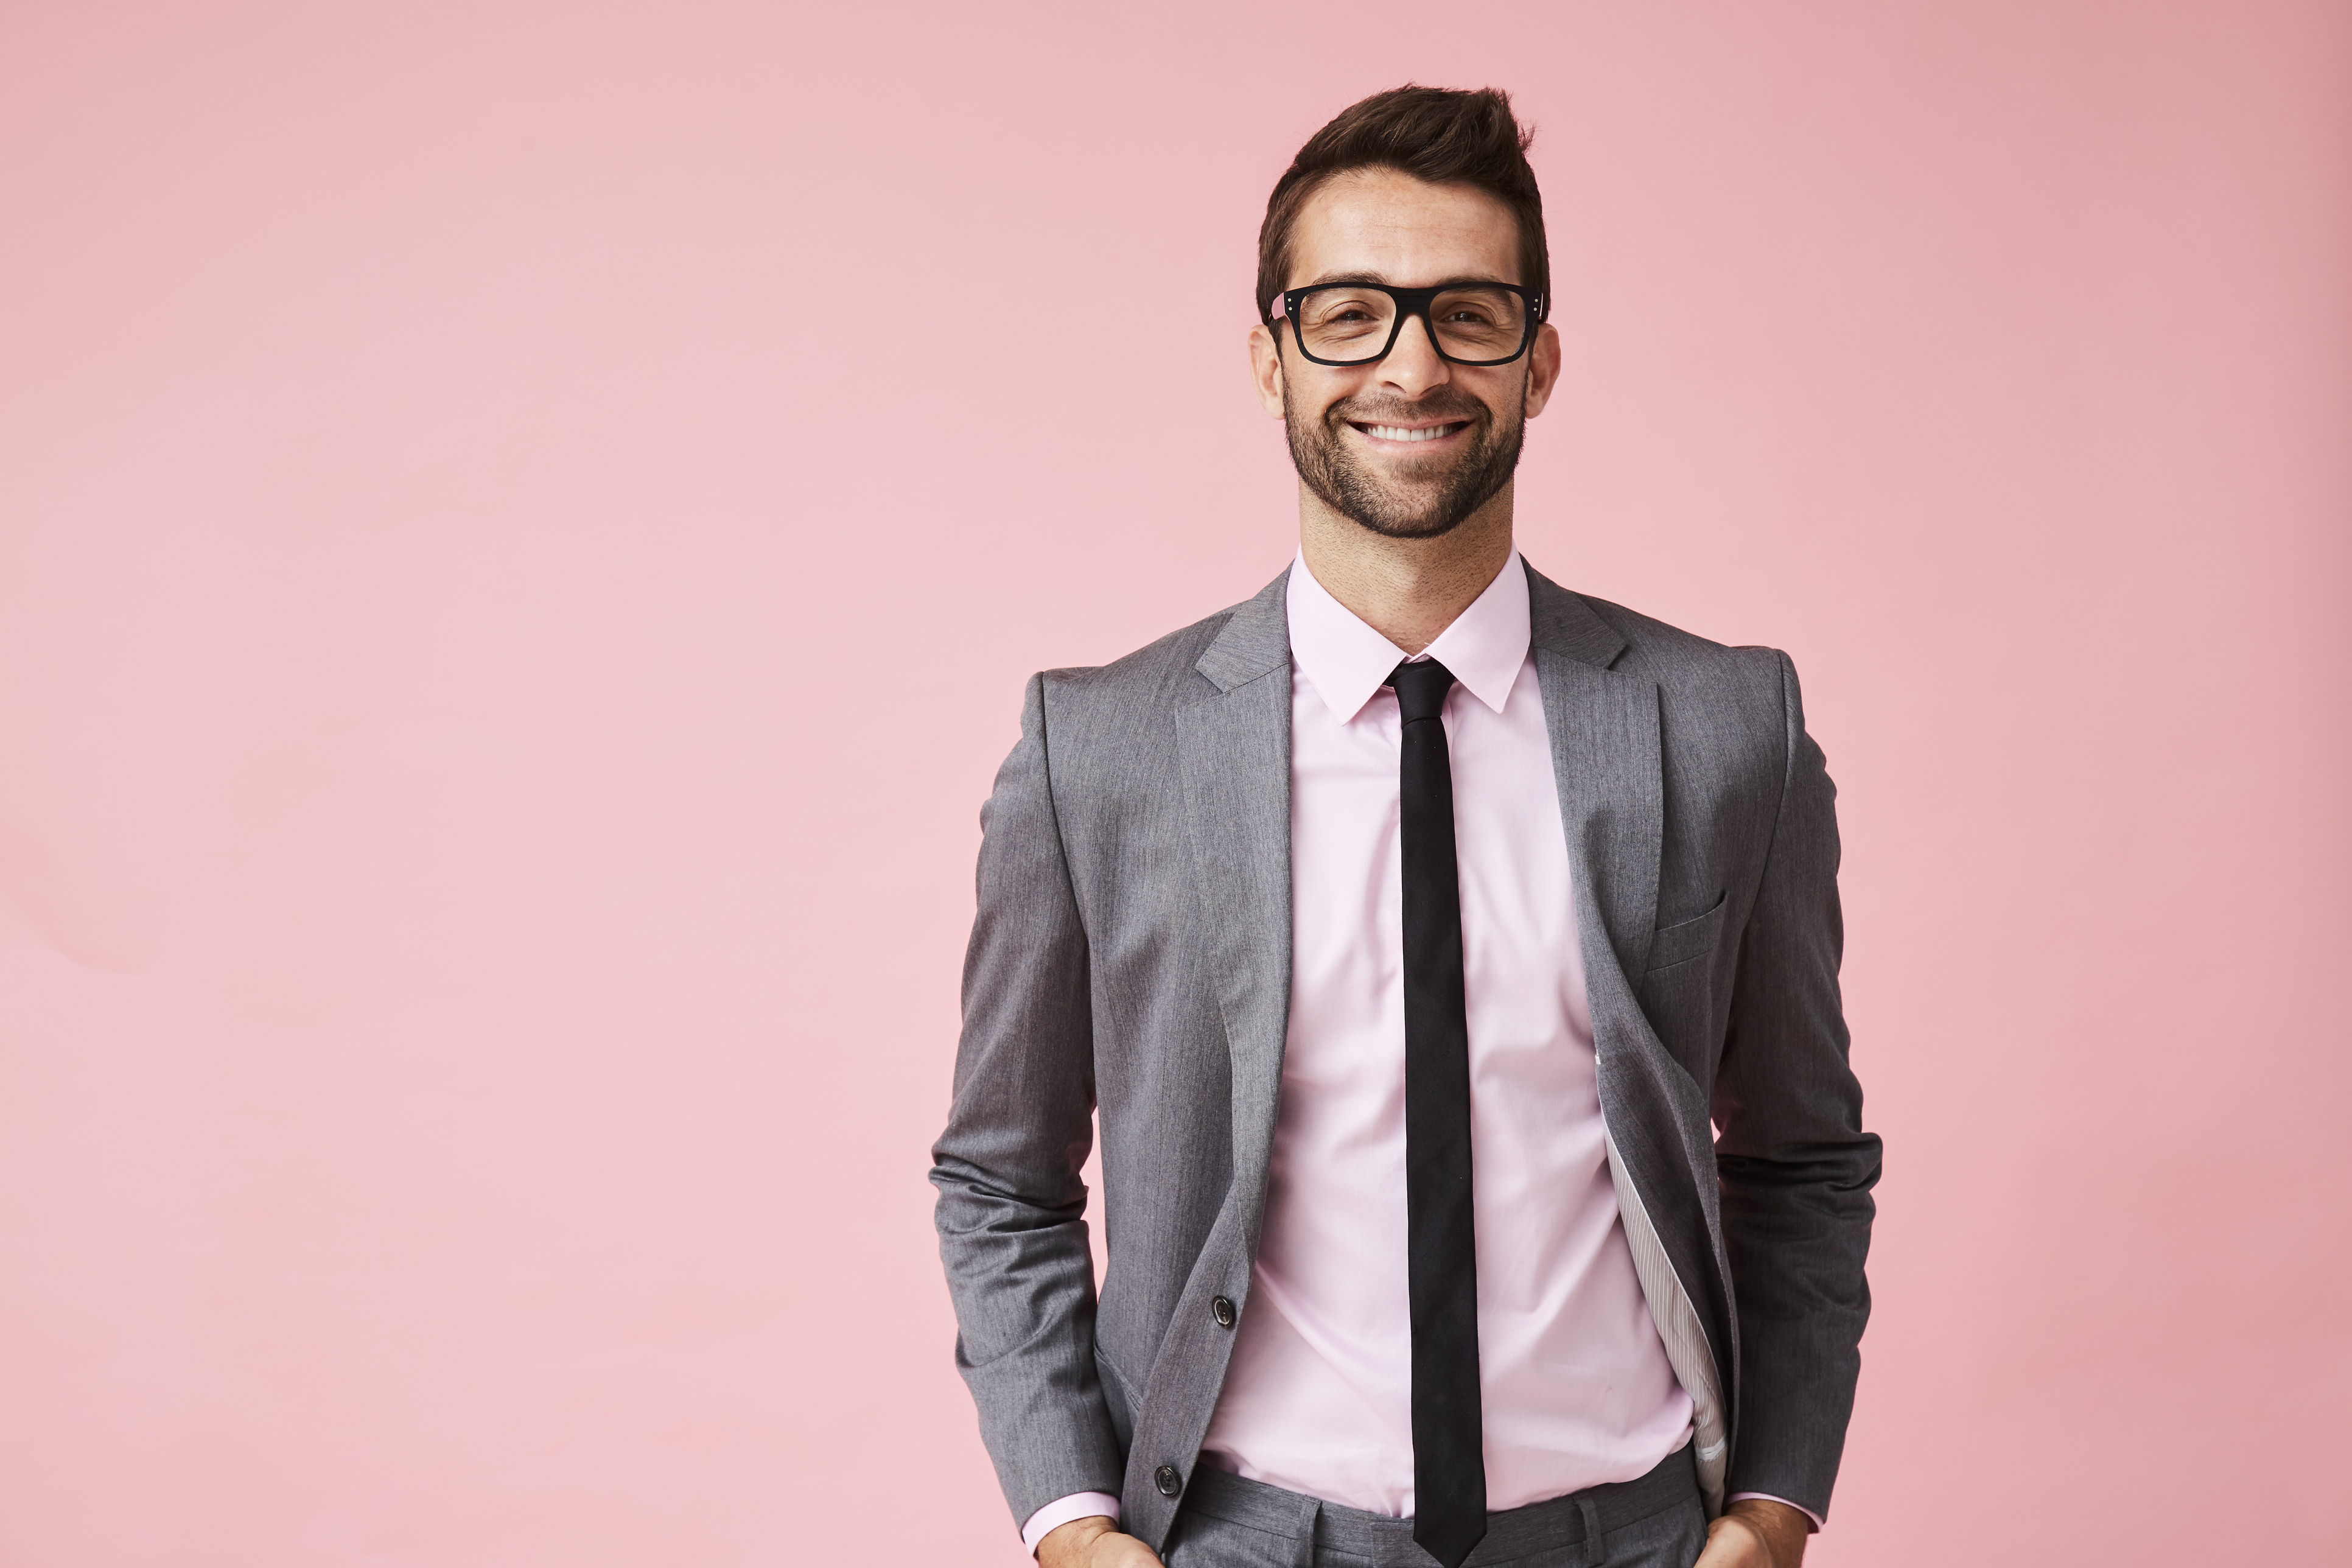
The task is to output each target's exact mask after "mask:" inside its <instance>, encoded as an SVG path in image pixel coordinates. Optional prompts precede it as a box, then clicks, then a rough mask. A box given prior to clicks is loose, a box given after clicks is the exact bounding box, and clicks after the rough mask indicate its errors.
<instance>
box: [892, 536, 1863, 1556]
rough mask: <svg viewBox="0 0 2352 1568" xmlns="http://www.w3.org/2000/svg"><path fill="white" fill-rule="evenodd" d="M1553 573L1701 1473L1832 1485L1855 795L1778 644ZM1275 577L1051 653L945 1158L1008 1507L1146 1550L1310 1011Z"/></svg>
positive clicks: (1579, 873)
mask: <svg viewBox="0 0 2352 1568" xmlns="http://www.w3.org/2000/svg"><path fill="white" fill-rule="evenodd" d="M1287 582H1288V577H1287V574H1285V575H1284V576H1283V577H1278V578H1276V580H1275V581H1274V582H1273V583H1272V584H1268V585H1267V587H1266V588H1265V591H1264V592H1262V593H1260V594H1259V595H1257V596H1256V597H1255V598H1254V599H1251V600H1250V601H1248V602H1247V603H1245V604H1242V605H1235V606H1234V608H1232V609H1230V610H1226V611H1224V612H1223V613H1222V614H1219V615H1215V616H1210V617H1209V618H1208V619H1207V620H1204V621H1202V622H1200V623H1199V624H1197V625H1195V626H1188V627H1186V628H1185V629H1184V630H1182V631H1180V632H1177V633H1175V634H1174V635H1173V636H1171V637H1163V638H1161V639H1160V641H1159V642H1156V643H1153V644H1152V645H1151V646H1150V647H1147V648H1144V649H1142V650H1140V651H1139V652H1137V653H1133V654H1130V655H1129V656H1128V657H1127V658H1123V659H1120V660H1119V661H1118V663H1116V664H1111V665H1106V666H1104V667H1102V668H1098V669H1064V670H1051V671H1048V672H1046V673H1045V674H1043V675H1040V676H1037V677H1036V678H1034V679H1033V680H1031V682H1030V683H1029V690H1028V700H1027V703H1026V705H1025V707H1024V711H1023V714H1022V724H1021V741H1020V743H1019V744H1018V745H1016V746H1015V747H1014V748H1013V754H1012V755H1011V756H1010V757H1008V758H1007V759H1006V760H1005V763H1004V766H1003V770H1002V771H1001V772H1000V773H998V774H997V778H996V789H995V793H994V794H993V795H992V796H991V797H990V799H989V803H988V805H987V807H986V809H985V810H984V811H983V813H982V835H983V837H982V847H981V853H980V874H979V895H980V907H979V918H978V920H977V921H975V922H974V925H973V928H972V935H971V950H970V952H969V955H968V956H967V958H966V960H965V965H964V1015H963V1037H962V1044H961V1048H960V1050H959V1052H958V1055H957V1058H956V1072H955V1092H954V1102H953V1107H952V1110H951V1111H950V1116H949V1121H948V1125H947V1130H946V1131H944V1132H943V1133H941V1134H940V1141H939V1143H938V1145H937V1147H936V1148H935V1149H934V1150H933V1151H932V1155H933V1161H934V1164H933V1168H932V1172H931V1179H932V1181H933V1182H934V1183H935V1184H937V1185H938V1187H939V1194H940V1197H939V1206H938V1223H939V1233H940V1253H941V1256H942V1257H943V1258H945V1260H946V1265H947V1275H948V1285H949V1289H950V1293H951V1294H952V1295H953V1297H954V1300H955V1308H956V1319H957V1322H958V1325H959V1327H960V1330H961V1332H960V1334H959V1336H958V1339H957V1345H956V1355H957V1361H958V1364H959V1365H960V1366H961V1369H962V1372H963V1375H964V1379H965V1381H966V1383H967V1384H970V1386H971V1393H972V1397H973V1399H974V1400H975V1401H976V1402H977V1403H978V1405H979V1407H980V1423H981V1432H982V1437H983V1439H984V1440H985V1441H986V1443H987V1446H988V1450H989V1452H990V1454H991V1455H992V1457H993V1458H994V1459H995V1461H996V1469H997V1475H998V1478H999V1479H1000V1480H1001V1481H1002V1482H1003V1487H1004V1491H1005V1496H1006V1498H1007V1500H1009V1501H1010V1502H1011V1504H1012V1507H1013V1516H1014V1518H1015V1519H1016V1520H1025V1519H1026V1518H1027V1517H1028V1516H1029V1515H1030V1513H1032V1512H1033V1511H1034V1510H1037V1509H1039V1508H1041V1507H1043V1506H1044V1505H1045V1504H1046V1503H1048V1502H1051V1501H1053V1500H1055V1499H1056V1498H1060V1497H1066V1496H1067V1495H1069V1494H1071V1493H1073V1492H1082V1491H1105V1492H1114V1493H1118V1494H1119V1495H1120V1496H1121V1498H1122V1499H1123V1502H1124V1506H1125V1510H1126V1524H1125V1528H1126V1529H1128V1530H1129V1531H1132V1532H1133V1533H1135V1534H1137V1535H1139V1536H1141V1537H1142V1538H1143V1539H1144V1540H1145V1541H1147V1542H1150V1543H1151V1544H1152V1545H1153V1546H1154V1547H1157V1546H1159V1545H1160V1543H1161V1542H1162V1541H1163V1540H1164V1539H1165V1537H1166V1535H1167V1531H1168V1527H1169V1524H1170V1522H1171V1521H1172V1520H1173V1518H1174V1517H1175V1512H1176V1509H1177V1506H1178V1499H1177V1498H1171V1497H1169V1496H1166V1495H1163V1492H1164V1488H1163V1487H1162V1485H1160V1479H1173V1480H1174V1481H1175V1482H1176V1483H1177V1485H1178V1486H1179V1488H1180V1489H1181V1481H1182V1480H1183V1479H1188V1478H1189V1477H1190V1476H1191V1475H1192V1467H1193V1465H1194V1462H1195V1460H1196V1458H1197V1457H1198V1455H1199V1451H1200V1445H1201V1438H1202V1433H1203V1432H1205V1431H1206V1430H1207V1427H1208V1425H1209V1417H1210V1414H1211V1412H1212V1411H1213V1408H1214V1407H1215V1405H1216V1402H1217V1394H1218V1390H1219V1388H1220V1387H1221V1386H1222V1384H1223V1379H1224V1373H1225V1364H1226V1361H1227V1358H1228V1357H1229V1356H1230V1355H1231V1353H1232V1351H1233V1346H1234V1332H1233V1331H1232V1330H1230V1329H1227V1328H1224V1327H1222V1326H1220V1324H1219V1323H1218V1321H1217V1320H1216V1318H1215V1317H1213V1315H1212V1313H1211V1310H1210V1303H1211V1301H1212V1300H1213V1299H1214V1298H1216V1297H1219V1296H1223V1297H1227V1298H1229V1299H1230V1300H1233V1301H1234V1302H1236V1303H1238V1304H1239V1305H1240V1307H1241V1310H1242V1312H1243V1313H1244V1314H1246V1313H1247V1312H1248V1310H1249V1293H1250V1266H1251V1260H1252V1258H1253V1256H1254V1254H1255V1249H1256V1246H1257V1239H1258V1227H1259V1223H1260V1220H1261V1217H1262V1215H1263V1214H1264V1209H1265V1184H1266V1170H1267V1162H1268V1156H1269V1152H1270V1150H1271V1145H1272V1142H1273V1137H1274V1127H1275V1101H1276V1094H1277V1092H1278V1091H1279V1089H1280V1086H1281V1081H1282V1053H1283V1042H1284V1037H1285V1033H1286V1025H1287V1021H1288V1013H1289V1003H1290V940H1291V929H1290V642H1289V631H1288V621H1287V618H1286V614H1285V609H1284V592H1285V588H1286V584H1287ZM1528 584H1529V588H1530V592H1531V595H1532V598H1533V608H1534V638H1533V640H1534V651H1535V659H1536V670H1537V676H1538V681H1539V683H1540V685H1541V688H1542V691H1543V703H1544V719H1545V723H1546V725H1547V727H1548V729H1549V731H1550V737H1551V750H1552V763H1553V766H1554V768H1555V769H1556V770H1557V773H1558V777H1559V796H1560V805H1561V816H1562V818H1563V820H1564V822H1565V823H1566V826H1567V833H1568V847H1569V856H1570V865H1571V867H1572V868H1573V873H1574V878H1575V888H1576V899H1577V921H1578V925H1579V929H1580V932H1581V938H1582V942H1583V947H1584V954H1583V956H1584V968H1585V976H1586V984H1587V987H1588V989H1589V991H1590V994H1591V1008H1592V1026H1593V1037H1594V1045H1595V1048H1596V1050H1597V1051H1598V1053H1599V1057H1600V1081H1601V1110H1602V1114H1603V1119H1604V1121H1606V1124H1607V1129H1608V1133H1609V1153H1610V1163H1611V1169H1612V1174H1613V1175H1614V1176H1615V1178H1616V1182H1617V1189H1618V1196H1619V1203H1620V1208H1621V1210H1622V1214H1623V1215H1624V1220H1625V1230H1626V1237H1627V1240H1628V1242H1629V1244H1630V1245H1631V1247H1632V1248H1633V1257H1634V1264H1635V1268H1636V1271H1637V1272H1638V1273H1639V1275H1640V1278H1641V1280H1642V1285H1643V1291H1644V1293H1645V1295H1646V1296H1647V1297H1648V1300H1649V1304H1650V1308H1651V1311H1652V1314H1653V1316H1654V1318H1655V1320H1656V1321H1657V1323H1658V1328H1659V1331H1660V1334H1661V1337H1662V1338H1663V1340H1664V1343H1665V1346H1666V1351H1667V1354H1668V1356H1669V1358H1670V1359H1671V1360H1672V1361H1673V1363H1674V1364H1675V1371H1676V1373H1678V1374H1679V1375H1680V1376H1681V1378H1682V1381H1683V1384H1684V1386H1685V1388H1687V1389H1689V1390H1690V1392H1691V1394H1692V1396H1693V1399H1694V1401H1695V1402H1696V1405H1697V1407H1698V1414H1697V1423H1698V1438H1697V1441H1698V1460H1699V1468H1700V1476H1701V1481H1702V1485H1703V1486H1704V1488H1705V1489H1706V1492H1707V1494H1708V1499H1709V1502H1710V1505H1711V1506H1712V1507H1713V1508H1717V1509H1719V1508H1720V1507H1721V1504H1722V1500H1723V1498H1724V1497H1725V1495H1726V1494H1727V1493H1734V1492H1740V1491H1761V1492H1769V1493H1771V1494H1772V1495H1774V1496H1777V1497H1782V1498H1787V1499H1789V1500H1791V1501H1794V1502H1798V1503H1801V1504H1803V1505H1804V1506H1806V1507H1807V1508H1810V1509H1811V1510H1814V1511H1815V1512H1817V1513H1820V1512H1825V1511H1826V1510H1827V1509H1828V1506H1829V1500H1830V1489H1831V1485H1832V1481H1833V1480H1834V1479H1835V1478H1836V1474H1837V1466H1838V1457H1839V1454H1840V1451H1841V1449H1842V1448H1843V1445H1844V1440H1845V1426H1846V1419H1847V1416H1848V1415H1849V1413H1850V1412H1851V1410H1852V1408H1853V1387H1854V1378H1855V1375H1856V1373H1857V1371H1858V1369H1859V1365H1860V1360H1859V1357H1858V1355H1857V1352H1856V1348H1855V1347H1856V1342H1857V1341H1858V1340H1859V1339H1860V1338H1861V1335H1862V1329H1863V1323H1864V1319H1865V1318H1866V1317H1867V1316H1868V1314H1869V1307H1870V1297H1869V1291H1868V1289H1867V1287H1866V1286H1865V1285H1864V1279H1863V1259H1864V1253H1865V1252H1866V1251H1867V1249H1868V1247H1869V1240H1870V1222H1871V1215H1872V1207H1873V1205H1872V1202H1871V1197H1870V1189H1871V1186H1872V1184H1873V1183H1874V1182H1875V1181H1876V1180H1877V1177H1878V1169H1879V1146H1878V1140H1877V1139H1876V1138H1875V1137H1874V1136H1872V1135H1871V1134H1869V1133H1866V1132H1864V1131H1862V1091H1861V1089H1860V1087H1859V1086H1858V1085H1857V1084H1856V1083H1855V1081H1854V1078H1853V1073H1852V1072H1851V1071H1850V1070H1849V1069H1848V1068H1847V1065H1846V1031H1845V1025H1844V1021H1843V1016H1842V1015H1841V1012H1840V1007H1839V1001H1838V982H1837V971H1838V953H1839V948H1840V944H1841V930H1840V924H1839V915H1838V901H1837V858H1838V846H1837V824H1836V817H1835V812H1834V807H1833V805H1832V800H1833V796H1834V793H1835V792H1834V790H1833V788H1832V785H1831V784H1830V780H1829V775H1828V774H1827V773H1825V772H1824V771H1823V767H1822V753H1821V750H1820V748H1819V747H1817V746H1815V745H1814V744H1813V742H1812V741H1811V739H1810V738H1809V737H1808V736H1807V735H1806V733H1805V728H1804V721H1803V716H1802V712H1801V708H1800V706H1799V701H1798V696H1797V679H1796V672H1795V670H1794V669H1793V668H1791V667H1790V663H1789V660H1788V658H1787V656H1786V655H1784V654H1780V653H1779V652H1776V651H1773V650H1770V649H1765V648H1727V647H1721V646H1719V645H1717V644H1715V643H1710V642H1706V641H1705V640H1703V639H1701V638H1698V637H1692V636H1690V635H1688V634H1687V633H1684V632H1679V631H1676V630H1675V629H1674V628H1673V627H1671V626H1663V625H1661V624H1659V623H1658V622H1656V621H1652V620H1647V619H1645V618H1643V616H1637V615H1634V614H1633V613H1632V612H1631V611H1628V610H1623V609H1620V608H1619V607H1617V606H1616V605H1610V604H1605V603H1602V602H1601V601H1598V600H1591V599H1586V598H1582V597H1580V596H1579V595H1575V594H1571V593H1570V592H1568V591H1567V590H1565V589H1563V588H1560V587H1559V586H1557V585H1556V584H1552V583H1550V582H1549V581H1548V580H1546V579H1545V578H1543V577H1542V576H1539V575H1538V574H1536V573H1535V572H1534V570H1533V569H1532V568H1530V569H1529V571H1528ZM1097 1109H1098V1110H1099V1114H1100V1119H1101V1127H1102V1147H1103V1189H1104V1191H1103V1197H1104V1219H1105V1223H1106V1225H1107V1226H1108V1254H1109V1267H1108V1272H1107V1274H1106V1277H1105V1279H1104V1283H1103V1290H1102V1298H1101V1300H1100V1301H1099V1302H1097V1300H1096V1299H1095V1288H1094V1272H1093V1268H1092V1264H1091V1260H1090V1258H1089V1257H1088V1252H1087V1230H1086V1220H1085V1218H1084V1215H1085V1210H1086V1201H1087V1191H1086V1188H1085V1186H1084V1185H1083V1184H1081V1183H1080V1182H1079V1180H1078V1169H1079V1166H1080V1165H1081V1164H1082V1163H1084V1161H1085V1159H1086V1155H1087V1149H1088V1147H1089V1143H1090V1140H1091V1136H1092V1129H1091V1125H1090V1117H1091V1116H1092V1114H1093V1113H1095V1112H1096V1111H1097ZM1163 1467H1172V1469H1173V1472H1174V1475H1173V1477H1172V1478H1165V1477H1162V1468H1163ZM1156 1478H1158V1479H1156Z"/></svg>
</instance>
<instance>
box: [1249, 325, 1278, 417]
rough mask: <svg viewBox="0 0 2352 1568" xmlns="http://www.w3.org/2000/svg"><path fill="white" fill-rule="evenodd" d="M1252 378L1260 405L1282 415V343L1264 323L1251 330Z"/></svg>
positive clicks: (1272, 412) (1270, 412) (1274, 414)
mask: <svg viewBox="0 0 2352 1568" xmlns="http://www.w3.org/2000/svg"><path fill="white" fill-rule="evenodd" d="M1249 356H1250V380H1251V382H1252V383H1253V384H1255V385H1256V387H1257V401H1258V406H1259V407H1261V408H1263V409H1265V411H1266V412H1267V413H1268V414H1271V415H1273V416H1275V417H1276V419H1279V418H1281V417H1282V345H1281V343H1279V342H1276V340H1275V335H1274V333H1273V332H1272V331H1269V330H1268V329H1267V328H1266V327H1265V326H1263V325H1259V326H1255V327H1252V328H1251V329H1250V330H1249Z"/></svg>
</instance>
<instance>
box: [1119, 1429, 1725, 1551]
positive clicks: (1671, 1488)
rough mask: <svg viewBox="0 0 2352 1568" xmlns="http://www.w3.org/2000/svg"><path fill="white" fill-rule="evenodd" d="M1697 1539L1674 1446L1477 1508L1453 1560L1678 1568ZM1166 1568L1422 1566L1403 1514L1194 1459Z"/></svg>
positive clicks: (1700, 1527) (1695, 1501) (1691, 1493)
mask: <svg viewBox="0 0 2352 1568" xmlns="http://www.w3.org/2000/svg"><path fill="white" fill-rule="evenodd" d="M1705 1545H1706V1510H1705V1509H1704V1508H1702V1507H1701V1506H1700V1505H1699V1496H1698V1472H1697V1469H1696V1467H1695V1465H1694V1462H1693V1459H1692V1457H1691V1445H1689V1444H1688V1443H1685V1444H1684V1445H1683V1446H1682V1447H1680V1448H1678V1449H1676V1450H1675V1452H1673V1453H1671V1454H1668V1455H1667V1456H1666V1457H1665V1458H1664V1459H1661V1460H1660V1461H1659V1462H1658V1466H1657V1468H1655V1469H1654V1470H1652V1471H1651V1472H1650V1473H1649V1474H1648V1475H1646V1476H1643V1477H1642V1478H1641V1479H1638V1480H1631V1481H1616V1482H1612V1484H1610V1485H1608V1486H1601V1487H1591V1488H1588V1489H1585V1490H1583V1491H1580V1492H1571V1493H1570V1494H1569V1495H1568V1496H1566V1497H1557V1498H1549V1499H1546V1500H1544V1501H1542V1502H1533V1503H1529V1504H1528V1506H1527V1507H1525V1508H1515V1509H1510V1510H1506V1511H1505V1512H1502V1513H1494V1514H1488V1515H1487V1516H1486V1539H1485V1540H1484V1541H1481V1542H1479V1543H1478V1549H1477V1550H1476V1551H1475V1552H1471V1553H1470V1558H1469V1561H1468V1562H1467V1563H1465V1564H1464V1568H1499V1565H1501V1564H1503V1563H1509V1564H1511V1565H1512V1568H1690V1565H1691V1564H1692V1563H1696V1562H1697V1561H1698V1554H1699V1550H1700V1548H1702V1547H1703V1546H1705ZM1164 1556H1165V1561H1166V1562H1167V1564H1168V1568H1431V1564H1432V1563H1433V1559H1432V1558H1431V1557H1430V1555H1429V1553H1427V1552H1423V1550H1422V1549H1421V1547H1420V1546H1419V1545H1418V1544H1417V1543H1416V1542H1414V1541H1413V1539H1412V1521H1411V1520H1409V1519H1391V1518H1389V1517H1388V1516H1386V1515H1384V1514H1377V1513H1366V1512H1364V1511H1363V1510H1360V1509H1353V1508H1341V1507H1340V1506H1339V1504H1337V1503H1329V1502H1324V1501H1321V1500H1318V1499H1316V1498H1311V1497H1302V1496H1300V1495H1299V1494H1298V1493H1297V1492H1292V1491H1285V1490H1283V1489H1281V1488H1280V1487H1270V1486H1267V1485H1266V1484H1265V1483H1264V1482H1263V1481H1250V1480H1244V1479H1242V1478H1241V1477H1239V1476H1236V1475H1233V1474H1230V1473H1229V1472H1227V1471H1224V1470H1220V1469H1217V1468H1213V1467H1212V1466H1209V1465H1202V1466H1201V1467H1200V1468H1198V1469H1196V1470H1194V1471H1193V1472H1192V1484H1191V1485H1190V1486H1188V1487H1186V1488H1185V1490H1184V1502H1183V1506H1182V1508H1181V1510H1179V1511H1178V1513H1177V1515H1176V1523H1175V1527H1174V1529H1173V1530H1172V1531H1171V1532H1170V1534H1169V1538H1168V1550H1167V1552H1166V1553H1165V1554H1164Z"/></svg>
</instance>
